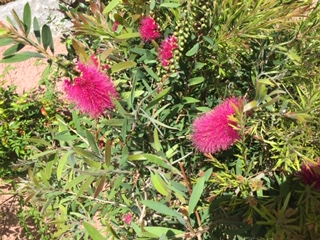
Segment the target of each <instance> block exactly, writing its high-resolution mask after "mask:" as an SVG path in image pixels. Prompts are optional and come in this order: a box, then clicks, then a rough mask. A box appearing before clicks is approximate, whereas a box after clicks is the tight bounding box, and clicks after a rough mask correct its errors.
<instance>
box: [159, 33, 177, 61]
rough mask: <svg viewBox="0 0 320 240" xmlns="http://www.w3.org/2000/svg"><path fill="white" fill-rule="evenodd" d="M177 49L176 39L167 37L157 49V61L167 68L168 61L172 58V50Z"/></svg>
mask: <svg viewBox="0 0 320 240" xmlns="http://www.w3.org/2000/svg"><path fill="white" fill-rule="evenodd" d="M177 48H178V38H176V37H174V36H169V37H167V38H166V40H164V41H162V43H161V46H160V47H159V49H158V55H159V60H160V61H161V63H162V66H168V64H169V60H170V59H171V58H172V57H173V50H175V49H177Z"/></svg>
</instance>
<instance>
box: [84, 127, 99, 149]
mask: <svg viewBox="0 0 320 240" xmlns="http://www.w3.org/2000/svg"><path fill="white" fill-rule="evenodd" d="M86 137H87V140H88V143H89V145H90V147H91V149H92V150H93V151H94V152H95V153H96V154H98V155H99V149H98V146H97V143H96V141H95V139H94V136H93V135H92V134H91V132H89V131H88V130H86Z"/></svg>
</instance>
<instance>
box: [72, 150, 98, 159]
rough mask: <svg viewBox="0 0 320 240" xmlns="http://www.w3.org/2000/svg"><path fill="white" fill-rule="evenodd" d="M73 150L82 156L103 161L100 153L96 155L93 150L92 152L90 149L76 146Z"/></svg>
mask: <svg viewBox="0 0 320 240" xmlns="http://www.w3.org/2000/svg"><path fill="white" fill-rule="evenodd" d="M73 150H74V151H75V152H76V153H77V154H79V155H80V156H82V157H84V158H88V159H93V160H95V161H98V162H100V161H101V158H100V157H99V156H98V155H96V154H94V153H93V152H90V151H88V150H84V149H82V148H79V147H74V148H73Z"/></svg>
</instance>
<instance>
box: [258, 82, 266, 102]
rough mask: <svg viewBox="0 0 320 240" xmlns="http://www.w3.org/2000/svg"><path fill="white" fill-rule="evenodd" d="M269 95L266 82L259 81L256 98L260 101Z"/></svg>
mask: <svg viewBox="0 0 320 240" xmlns="http://www.w3.org/2000/svg"><path fill="white" fill-rule="evenodd" d="M266 95H267V87H266V85H265V84H261V83H258V84H257V89H256V100H257V101H258V102H259V103H260V102H262V101H263V100H264V98H265V97H266Z"/></svg>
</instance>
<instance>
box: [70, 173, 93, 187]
mask: <svg viewBox="0 0 320 240" xmlns="http://www.w3.org/2000/svg"><path fill="white" fill-rule="evenodd" d="M87 177H88V175H84V174H83V175H80V176H78V177H76V178H74V179H73V180H72V181H71V182H68V183H67V184H66V185H65V186H64V189H70V188H73V187H75V186H76V185H77V184H79V183H81V182H83V181H84V180H85V179H86V178H87Z"/></svg>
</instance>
